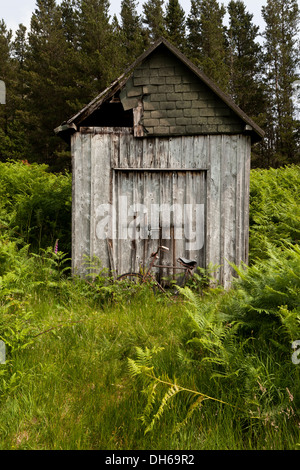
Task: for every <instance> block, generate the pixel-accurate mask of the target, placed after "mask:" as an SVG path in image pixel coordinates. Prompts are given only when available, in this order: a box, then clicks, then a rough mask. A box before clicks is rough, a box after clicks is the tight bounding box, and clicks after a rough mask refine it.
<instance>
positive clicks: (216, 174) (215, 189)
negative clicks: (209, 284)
mask: <svg viewBox="0 0 300 470" xmlns="http://www.w3.org/2000/svg"><path fill="white" fill-rule="evenodd" d="M209 160H210V161H209V168H210V171H209V173H208V178H209V180H208V182H207V187H208V191H209V194H208V197H209V200H208V203H207V209H208V212H207V220H208V221H209V223H208V227H207V239H206V246H207V248H206V250H207V265H208V264H209V263H211V264H212V265H213V266H219V268H218V271H217V272H215V273H214V275H215V277H216V279H217V280H218V281H220V282H221V277H222V266H221V264H222V259H221V257H222V253H221V198H222V193H221V171H222V136H210V137H209Z"/></svg>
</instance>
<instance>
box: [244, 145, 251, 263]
mask: <svg viewBox="0 0 300 470" xmlns="http://www.w3.org/2000/svg"><path fill="white" fill-rule="evenodd" d="M243 140H244V146H245V150H246V151H245V193H244V194H245V200H244V214H245V216H244V217H245V219H244V226H245V234H244V239H245V252H244V262H245V263H246V264H248V262H249V198H250V170H251V142H250V136H245V137H244V138H243Z"/></svg>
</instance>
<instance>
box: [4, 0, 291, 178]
mask: <svg viewBox="0 0 300 470" xmlns="http://www.w3.org/2000/svg"><path fill="white" fill-rule="evenodd" d="M35 3H36V5H35V9H34V11H33V12H32V15H31V22H30V28H29V30H28V31H27V30H26V27H25V26H24V25H23V24H20V25H19V27H18V29H17V30H16V31H13V32H12V31H10V30H8V28H7V26H6V24H5V22H4V20H2V19H1V17H0V57H1V62H0V80H4V81H5V83H6V88H7V104H6V106H0V161H7V159H10V158H14V159H21V160H22V159H25V158H27V159H30V163H32V162H39V163H47V164H49V165H50V166H51V169H52V170H53V171H61V170H62V168H67V169H70V166H71V158H70V152H69V151H68V150H69V148H68V146H67V144H66V143H65V142H64V141H63V140H62V139H61V138H60V137H58V136H56V135H55V133H54V129H55V128H56V127H57V126H59V125H61V123H63V122H65V121H66V120H68V119H69V118H70V116H72V115H74V113H77V112H78V111H79V110H80V109H81V108H83V107H84V106H86V105H87V103H89V102H90V101H91V100H93V99H94V98H95V97H96V96H97V95H98V94H99V93H100V92H101V91H102V90H104V89H105V88H106V87H107V86H108V85H109V84H110V83H111V82H112V81H113V80H115V79H116V78H117V77H119V76H120V75H121V74H122V73H123V72H124V70H126V69H127V68H128V66H129V65H130V64H132V63H133V62H134V61H135V60H136V59H137V57H139V56H140V54H142V53H143V52H144V51H145V50H146V49H147V48H148V47H149V46H150V45H151V44H153V43H154V41H156V40H157V39H158V38H160V37H161V36H163V37H165V38H167V39H168V40H169V41H170V42H171V43H173V44H174V45H175V46H176V47H178V48H179V49H180V50H181V51H182V52H183V53H184V54H185V55H186V56H187V57H188V58H189V59H190V60H191V61H192V62H193V63H194V64H195V65H196V66H198V67H199V68H200V69H201V70H202V71H203V72H204V73H205V74H206V75H207V76H208V77H209V78H210V79H212V80H213V81H214V82H216V83H217V84H218V85H219V86H220V87H221V89H222V90H223V91H224V92H226V93H228V94H229V95H230V96H231V97H232V98H233V100H234V101H235V102H236V104H237V105H238V106H240V108H241V109H242V110H243V111H244V112H245V113H247V114H248V115H249V116H250V117H251V118H253V119H254V120H255V122H256V123H257V124H258V125H259V126H260V127H262V128H263V130H264V131H265V132H266V136H265V138H264V141H263V142H261V143H260V144H258V145H256V146H255V147H254V148H253V150H254V152H253V158H252V164H254V165H255V166H256V167H258V168H269V167H270V166H271V167H272V166H273V167H274V166H276V167H278V166H280V165H284V164H292V163H296V164H298V163H299V158H300V153H299V149H300V133H299V99H298V98H297V96H298V95H299V90H298V91H297V86H298V85H299V82H298V81H299V64H300V54H299V50H300V48H299V24H300V23H299V21H300V11H299V5H298V2H297V0H266V1H265V4H264V6H263V7H262V9H261V15H262V18H263V19H264V28H261V29H259V27H258V26H257V25H256V24H255V19H254V16H253V9H254V7H253V6H252V4H251V2H250V3H249V5H250V6H249V10H250V11H248V7H247V6H246V5H245V3H244V2H243V1H241V0H231V1H229V2H227V6H226V7H225V6H224V5H223V4H222V3H220V2H218V1H217V0H191V2H190V9H189V11H187V10H183V8H182V6H181V5H180V3H181V2H180V1H179V0H144V1H141V2H139V5H140V8H139V7H138V2H137V1H136V0H121V1H120V2H118V3H119V12H118V13H119V15H114V16H113V17H112V16H111V15H110V13H111V10H110V4H112V6H114V5H113V3H116V2H109V0H61V1H59V2H58V1H56V0H36V2H35ZM113 11H115V9H114V10H113ZM13 33H14V34H13Z"/></svg>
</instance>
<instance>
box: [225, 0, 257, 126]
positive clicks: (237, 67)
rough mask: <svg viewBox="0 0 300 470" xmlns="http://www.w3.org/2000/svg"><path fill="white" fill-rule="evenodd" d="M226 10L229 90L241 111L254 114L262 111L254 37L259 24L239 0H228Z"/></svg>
mask: <svg viewBox="0 0 300 470" xmlns="http://www.w3.org/2000/svg"><path fill="white" fill-rule="evenodd" d="M228 13H229V28H228V30H227V36H228V46H229V51H228V54H229V67H230V90H229V91H230V93H231V95H232V97H233V99H234V100H235V102H236V103H237V104H238V105H239V106H240V107H241V108H242V109H243V111H245V112H246V113H247V114H248V115H249V116H251V117H253V118H255V117H256V118H257V117H258V116H259V115H260V114H261V113H263V111H264V94H263V87H262V85H261V78H262V77H261V75H262V60H261V59H262V50H261V46H260V44H259V43H258V41H257V37H258V33H259V27H258V26H255V25H254V24H253V21H252V20H253V15H252V14H250V13H248V12H247V11H246V7H245V4H244V2H242V1H241V0H237V1H234V0H231V1H230V3H229V5H228Z"/></svg>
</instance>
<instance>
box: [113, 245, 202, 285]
mask: <svg viewBox="0 0 300 470" xmlns="http://www.w3.org/2000/svg"><path fill="white" fill-rule="evenodd" d="M161 251H162V252H164V251H165V252H167V251H169V248H167V247H166V246H158V248H157V250H156V251H155V252H154V253H152V254H151V255H150V262H149V266H148V268H147V269H146V271H145V272H144V273H125V274H121V275H120V276H118V277H117V281H118V282H122V283H124V285H126V286H130V285H138V284H143V283H151V284H152V285H153V286H154V287H157V288H158V289H159V290H160V291H161V292H164V293H166V292H167V291H166V289H165V288H164V287H163V286H162V285H161V284H160V282H159V281H158V280H157V279H156V277H155V274H154V273H153V268H160V269H172V270H181V271H183V276H182V279H181V282H180V283H178V284H176V285H174V287H175V291H174V293H178V287H183V286H184V285H185V284H186V282H187V280H188V279H189V278H192V277H193V274H194V269H195V268H196V266H197V261H195V260H189V259H186V258H178V259H177V262H178V263H179V264H180V266H173V265H171V266H168V265H162V264H155V263H156V261H157V258H158V257H159V254H160V252H161Z"/></svg>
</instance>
